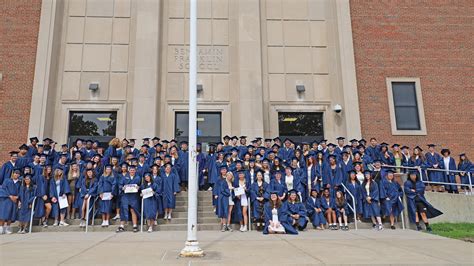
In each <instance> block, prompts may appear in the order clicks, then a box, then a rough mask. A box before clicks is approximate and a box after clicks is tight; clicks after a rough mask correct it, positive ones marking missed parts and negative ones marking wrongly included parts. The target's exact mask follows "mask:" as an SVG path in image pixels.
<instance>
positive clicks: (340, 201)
mask: <svg viewBox="0 0 474 266" xmlns="http://www.w3.org/2000/svg"><path fill="white" fill-rule="evenodd" d="M334 202H335V207H336V217H337V221H338V222H339V228H340V229H341V230H343V231H347V230H349V226H348V225H347V213H348V209H349V208H348V205H347V199H346V197H345V196H344V193H343V192H342V191H341V190H338V191H336V197H335V198H334ZM343 222H344V224H342V223H343Z"/></svg>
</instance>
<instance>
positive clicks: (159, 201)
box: [151, 164, 165, 224]
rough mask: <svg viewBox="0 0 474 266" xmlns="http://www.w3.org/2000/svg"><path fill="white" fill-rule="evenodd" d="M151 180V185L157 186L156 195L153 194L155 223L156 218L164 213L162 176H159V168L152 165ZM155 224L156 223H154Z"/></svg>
mask: <svg viewBox="0 0 474 266" xmlns="http://www.w3.org/2000/svg"><path fill="white" fill-rule="evenodd" d="M151 178H152V179H153V183H154V184H156V185H157V186H158V193H156V194H155V199H156V218H155V221H156V220H158V216H159V215H162V214H163V213H164V211H165V209H164V208H163V193H162V191H163V176H162V175H161V174H160V166H159V165H157V164H154V165H153V166H152V167H151ZM155 224H156V222H155Z"/></svg>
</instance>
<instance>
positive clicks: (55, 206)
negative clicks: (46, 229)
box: [49, 178, 71, 218]
mask: <svg viewBox="0 0 474 266" xmlns="http://www.w3.org/2000/svg"><path fill="white" fill-rule="evenodd" d="M70 193H71V188H70V187H69V183H68V182H67V180H66V179H64V178H62V179H60V181H59V191H58V190H57V188H56V181H55V180H54V178H51V179H50V180H49V197H50V198H51V199H52V198H53V197H54V198H56V199H57V200H58V201H59V197H61V196H63V195H67V194H70ZM58 201H56V203H53V202H51V206H52V208H51V214H52V216H53V217H56V218H57V217H58V216H59V213H60V212H65V211H66V209H67V208H63V209H59V202H58Z"/></svg>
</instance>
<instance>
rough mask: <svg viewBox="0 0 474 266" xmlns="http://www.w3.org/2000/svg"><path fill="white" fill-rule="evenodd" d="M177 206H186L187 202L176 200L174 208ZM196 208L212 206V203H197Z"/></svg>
mask: <svg viewBox="0 0 474 266" xmlns="http://www.w3.org/2000/svg"><path fill="white" fill-rule="evenodd" d="M178 206H186V207H187V206H188V201H187V200H177V201H176V207H178ZM198 206H212V201H210V200H206V201H199V202H198Z"/></svg>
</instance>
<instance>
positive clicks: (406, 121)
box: [392, 82, 420, 130]
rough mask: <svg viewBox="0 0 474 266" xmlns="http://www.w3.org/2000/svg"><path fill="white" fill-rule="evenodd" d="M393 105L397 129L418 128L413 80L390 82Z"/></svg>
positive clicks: (418, 120)
mask: <svg viewBox="0 0 474 266" xmlns="http://www.w3.org/2000/svg"><path fill="white" fill-rule="evenodd" d="M392 93H393V106H394V108H395V120H396V122H397V129H398V130H420V116H419V114H418V103H417V101H416V90H415V82H392Z"/></svg>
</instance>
